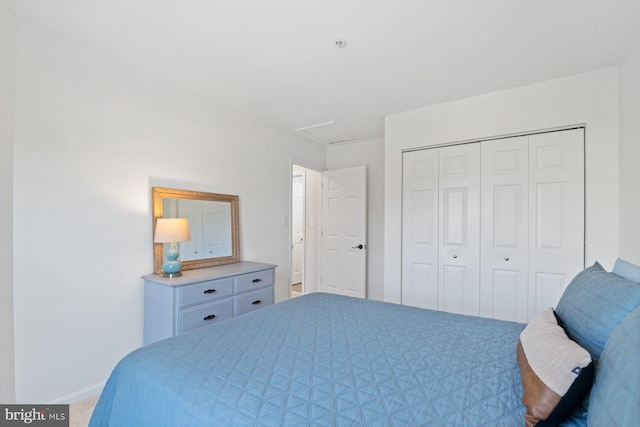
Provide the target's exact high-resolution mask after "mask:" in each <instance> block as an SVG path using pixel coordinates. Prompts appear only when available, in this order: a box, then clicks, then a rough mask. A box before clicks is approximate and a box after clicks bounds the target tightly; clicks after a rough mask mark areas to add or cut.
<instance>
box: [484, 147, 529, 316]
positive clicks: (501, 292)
mask: <svg viewBox="0 0 640 427" xmlns="http://www.w3.org/2000/svg"><path fill="white" fill-rule="evenodd" d="M528 147H529V137H528V136H521V137H514V138H505V139H498V140H493V141H483V142H482V144H481V152H482V153H481V157H482V160H481V165H480V168H481V171H482V172H481V173H482V177H481V186H482V190H481V208H482V213H481V236H482V239H481V240H482V243H481V261H482V266H481V268H480V284H481V285H480V286H481V290H480V295H481V296H480V315H481V316H483V317H492V318H495V319H501V320H511V321H516V322H522V323H526V322H527V321H528V315H529V313H528V305H527V301H528V296H529V295H528V262H529V253H528V252H529V245H528V235H529V229H528V224H529V222H528V221H529V219H528V205H529V196H528V194H529V149H528Z"/></svg>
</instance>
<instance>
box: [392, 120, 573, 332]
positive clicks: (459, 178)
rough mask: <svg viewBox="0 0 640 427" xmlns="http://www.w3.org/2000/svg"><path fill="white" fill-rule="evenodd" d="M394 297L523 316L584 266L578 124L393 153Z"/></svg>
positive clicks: (553, 298)
mask: <svg viewBox="0 0 640 427" xmlns="http://www.w3.org/2000/svg"><path fill="white" fill-rule="evenodd" d="M402 204H403V206H402V303H403V304H407V305H413V306H418V307H424V308H430V309H435V310H443V311H449V312H454V313H462V314H469V315H476V316H477V315H479V316H483V317H491V318H497V319H502V320H513V321H518V322H527V321H528V320H529V319H530V318H531V317H532V316H533V315H534V314H535V313H536V312H538V311H540V310H542V309H544V308H547V307H550V306H555V304H556V303H557V301H558V299H559V298H560V296H561V294H562V292H563V290H564V288H565V287H566V285H567V284H568V283H569V281H570V280H571V278H572V277H573V276H574V275H575V274H576V273H578V272H579V271H580V270H582V269H583V268H584V129H583V128H577V129H569V130H562V131H555V132H545V133H538V134H532V135H525V136H518V137H509V138H501V139H494V140H485V141H479V142H473V143H466V144H460V145H450V146H443V147H437V148H428V149H422V150H416V151H410V152H405V153H403V193H402Z"/></svg>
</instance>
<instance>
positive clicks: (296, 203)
mask: <svg viewBox="0 0 640 427" xmlns="http://www.w3.org/2000/svg"><path fill="white" fill-rule="evenodd" d="M292 185H293V187H292V189H291V284H292V285H295V284H298V283H302V272H303V263H304V244H303V243H304V228H305V227H304V226H305V221H304V174H301V175H294V176H293V177H292Z"/></svg>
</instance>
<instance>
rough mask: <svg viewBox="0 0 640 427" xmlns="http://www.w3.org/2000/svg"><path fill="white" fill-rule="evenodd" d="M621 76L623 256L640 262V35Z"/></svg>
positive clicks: (621, 238) (621, 65) (621, 227)
mask: <svg viewBox="0 0 640 427" xmlns="http://www.w3.org/2000/svg"><path fill="white" fill-rule="evenodd" d="M619 77H620V257H621V258H623V259H626V260H628V261H631V262H633V263H636V264H639V265H640V36H638V37H637V38H636V40H635V43H634V44H633V45H632V47H631V49H630V50H629V53H628V54H627V56H626V58H625V59H624V60H623V61H622V63H621V64H620V71H619Z"/></svg>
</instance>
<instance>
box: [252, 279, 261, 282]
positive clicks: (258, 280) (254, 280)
mask: <svg viewBox="0 0 640 427" xmlns="http://www.w3.org/2000/svg"><path fill="white" fill-rule="evenodd" d="M252 282H253V283H258V282H262V279H253V280H252Z"/></svg>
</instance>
